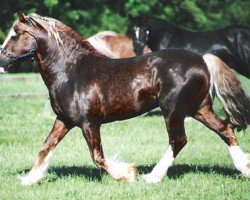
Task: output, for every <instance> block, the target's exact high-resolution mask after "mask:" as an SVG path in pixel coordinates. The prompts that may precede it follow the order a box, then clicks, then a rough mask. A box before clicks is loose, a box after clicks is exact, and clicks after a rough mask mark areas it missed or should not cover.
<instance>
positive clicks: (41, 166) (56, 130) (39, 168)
mask: <svg viewBox="0 0 250 200" xmlns="http://www.w3.org/2000/svg"><path fill="white" fill-rule="evenodd" d="M70 129H71V127H70V126H67V125H66V124H65V123H64V122H63V121H61V120H60V119H58V118H57V119H56V121H55V123H54V126H53V128H52V130H51V132H50V133H49V135H48V137H47V139H46V140H45V141H44V144H43V146H42V149H41V151H40V152H39V154H38V157H37V160H36V162H35V164H34V166H33V167H32V169H31V170H30V172H29V174H28V175H27V176H25V177H20V182H21V184H22V185H31V184H34V183H36V182H38V181H39V180H40V179H42V178H43V176H44V175H45V173H46V171H47V169H48V167H49V160H50V158H51V157H52V154H53V150H54V148H55V147H56V145H57V144H58V143H59V142H60V141H61V139H62V138H63V137H64V136H65V135H66V134H67V132H68V131H69V130H70Z"/></svg>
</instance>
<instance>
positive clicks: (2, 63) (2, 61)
mask: <svg viewBox="0 0 250 200" xmlns="http://www.w3.org/2000/svg"><path fill="white" fill-rule="evenodd" d="M9 64H10V62H9V60H7V59H4V58H1V57H0V68H3V67H5V66H8V65H9ZM3 70H4V69H3ZM0 72H1V71H0ZM1 73H2V72H1Z"/></svg>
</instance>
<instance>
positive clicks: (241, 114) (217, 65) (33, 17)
mask: <svg viewBox="0 0 250 200" xmlns="http://www.w3.org/2000/svg"><path fill="white" fill-rule="evenodd" d="M33 57H34V58H35V60H36V62H37V63H38V65H39V69H40V73H41V76H42V78H43V80H44V82H45V84H46V86H47V88H48V91H49V95H50V101H51V106H52V108H53V110H54V112H55V114H56V116H57V117H56V120H55V123H54V126H53V128H52V130H51V132H50V133H49V135H48V137H47V139H46V140H45V141H44V144H43V146H42V149H41V150H40V152H39V154H38V157H37V160H36V162H35V164H34V166H33V168H32V169H31V171H30V172H29V173H28V175H27V176H25V177H21V178H20V180H21V184H22V185H30V184H34V183H36V182H38V181H39V180H41V179H42V177H43V176H44V175H45V173H46V171H47V168H48V166H49V160H50V158H51V156H52V154H53V151H54V149H55V147H56V146H57V144H58V143H59V142H60V141H61V140H62V139H63V137H64V136H65V135H66V134H67V133H68V132H69V131H70V130H71V129H72V128H73V127H79V128H81V129H82V132H83V136H84V137H85V139H86V141H87V144H88V147H89V150H90V155H91V158H92V160H93V162H94V163H95V164H96V165H98V166H100V167H102V168H103V169H104V170H106V171H107V172H108V173H109V174H110V175H111V176H112V177H113V178H114V179H117V180H121V179H125V180H127V181H135V180H136V179H137V178H136V170H135V166H134V165H132V164H129V163H124V162H117V161H111V160H109V159H107V158H105V156H104V152H103V149H102V143H101V136H100V127H101V125H102V124H104V123H109V122H113V121H116V120H125V119H128V118H132V117H135V116H138V115H140V114H143V113H145V112H148V111H150V110H152V109H154V108H156V107H158V106H159V107H160V109H161V111H162V113H163V116H164V119H165V123H166V125H167V131H168V134H169V144H170V145H169V147H168V149H167V151H166V153H165V154H164V156H163V157H162V159H161V160H160V161H159V163H158V164H157V165H156V166H155V167H154V169H153V170H152V172H151V173H149V174H147V175H145V176H143V178H144V179H145V180H146V181H147V182H149V183H156V182H160V181H161V180H162V179H163V178H164V176H165V175H166V173H167V171H168V168H169V167H170V166H171V165H172V163H173V161H174V159H175V158H176V156H177V154H178V153H179V152H180V151H181V149H182V148H183V147H184V146H185V144H186V143H187V138H186V135H185V129H184V118H185V117H186V116H187V115H189V116H192V117H193V118H195V119H197V120H198V121H200V122H201V123H203V124H204V125H206V126H207V127H208V128H210V129H211V130H213V131H214V132H215V133H217V134H218V135H219V136H220V137H221V139H222V140H223V141H224V142H225V143H226V144H227V145H228V148H229V152H230V155H231V157H232V160H233V163H234V165H235V167H236V168H237V169H238V170H239V171H240V172H241V173H242V174H243V175H244V176H246V177H250V164H249V163H250V160H249V158H248V157H247V154H245V153H244V152H243V151H242V150H241V148H240V146H239V143H238V141H237V139H236V136H235V134H234V130H233V129H234V128H235V127H240V128H243V129H244V128H246V127H247V125H248V124H249V123H250V100H249V99H248V97H247V96H246V94H245V93H244V91H243V90H242V88H241V85H240V82H239V80H238V79H237V77H236V76H235V75H234V74H233V73H232V72H231V71H230V70H229V69H228V68H227V67H226V65H225V64H224V63H223V62H222V61H221V60H220V59H219V58H218V57H216V56H213V55H209V54H207V55H205V56H201V55H199V54H196V53H193V52H191V51H187V50H181V49H169V50H164V51H159V52H154V53H149V54H145V55H142V56H138V57H133V58H125V59H110V58H108V57H106V56H103V55H102V54H100V53H98V52H97V51H96V50H95V49H94V48H93V47H92V46H91V45H90V43H89V42H88V41H86V40H84V39H83V38H82V37H81V36H80V35H78V34H77V33H76V32H75V31H74V30H72V29H71V28H69V27H68V26H66V25H64V24H63V23H61V22H60V21H58V20H55V19H52V18H47V17H42V16H39V15H37V14H30V15H27V16H25V15H24V14H23V13H19V19H18V20H17V21H16V22H15V23H14V24H13V26H12V29H11V30H10V33H9V34H8V36H7V38H6V39H5V41H4V43H3V46H2V48H1V54H0V67H5V68H6V67H7V66H10V65H12V64H13V63H15V61H16V60H21V61H23V60H27V59H31V58H33ZM213 90H214V91H215V93H216V95H218V96H219V97H220V98H221V99H222V100H223V101H222V102H223V105H224V107H225V109H226V111H227V115H228V119H227V120H226V121H223V120H222V119H220V118H218V117H217V116H216V114H215V113H214V111H213V108H212V103H211V97H210V92H211V93H212V92H213ZM204 144H205V143H204ZM114 145H119V144H114Z"/></svg>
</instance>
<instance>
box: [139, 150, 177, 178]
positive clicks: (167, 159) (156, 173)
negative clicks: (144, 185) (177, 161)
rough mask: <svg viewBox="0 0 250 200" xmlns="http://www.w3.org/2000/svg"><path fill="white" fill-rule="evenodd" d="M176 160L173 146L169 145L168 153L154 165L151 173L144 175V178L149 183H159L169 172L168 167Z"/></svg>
mask: <svg viewBox="0 0 250 200" xmlns="http://www.w3.org/2000/svg"><path fill="white" fill-rule="evenodd" d="M173 161H174V152H173V150H172V148H171V146H169V147H168V149H167V151H166V153H165V154H164V156H163V157H162V159H161V160H160V161H159V163H158V164H157V165H156V166H155V167H154V169H153V170H152V172H151V173H150V174H147V175H144V176H143V178H144V179H145V180H146V182H148V183H159V182H160V181H161V180H162V179H163V178H164V177H165V176H166V174H167V171H168V168H169V167H170V166H171V165H172V163H173Z"/></svg>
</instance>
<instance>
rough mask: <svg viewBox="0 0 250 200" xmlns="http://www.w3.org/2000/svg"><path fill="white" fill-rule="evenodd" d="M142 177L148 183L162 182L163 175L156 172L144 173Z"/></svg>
mask: <svg viewBox="0 0 250 200" xmlns="http://www.w3.org/2000/svg"><path fill="white" fill-rule="evenodd" d="M142 179H143V180H145V181H146V183H160V182H161V180H162V179H161V177H159V176H156V175H154V174H145V175H142Z"/></svg>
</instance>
